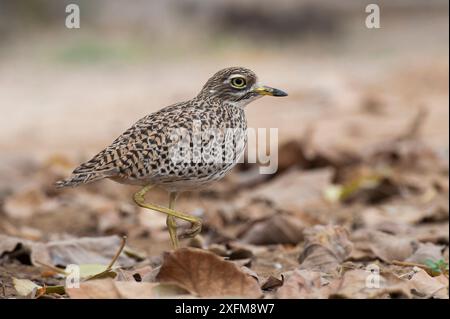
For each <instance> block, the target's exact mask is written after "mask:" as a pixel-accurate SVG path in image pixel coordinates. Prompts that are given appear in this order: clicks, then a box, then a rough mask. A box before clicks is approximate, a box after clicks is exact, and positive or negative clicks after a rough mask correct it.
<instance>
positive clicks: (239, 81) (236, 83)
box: [230, 76, 247, 89]
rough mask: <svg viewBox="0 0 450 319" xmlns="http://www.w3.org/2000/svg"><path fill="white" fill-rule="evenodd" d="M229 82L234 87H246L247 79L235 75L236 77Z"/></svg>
mask: <svg viewBox="0 0 450 319" xmlns="http://www.w3.org/2000/svg"><path fill="white" fill-rule="evenodd" d="M230 84H231V86H232V87H234V88H235V89H243V88H245V87H246V85H247V81H246V80H245V78H243V77H241V76H237V77H235V78H232V79H231V81H230Z"/></svg>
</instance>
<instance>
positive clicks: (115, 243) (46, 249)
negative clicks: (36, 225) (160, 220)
mask: <svg viewBox="0 0 450 319" xmlns="http://www.w3.org/2000/svg"><path fill="white" fill-rule="evenodd" d="M120 245H121V238H120V237H118V236H106V237H82V238H76V239H68V240H57V241H50V242H48V243H41V242H33V241H30V240H26V239H22V238H17V237H10V236H5V235H1V234H0V256H2V255H4V254H9V253H11V252H13V251H16V250H18V249H22V250H24V251H25V253H27V254H28V255H29V257H30V259H31V262H32V264H33V265H36V266H39V265H40V263H44V264H48V265H51V266H67V265H69V264H77V265H81V264H100V265H108V264H109V263H110V261H111V259H112V258H113V257H114V255H115V254H116V252H117V249H118V247H120ZM117 263H118V264H119V265H121V266H131V265H133V264H134V263H135V260H134V259H132V258H130V257H128V256H126V255H125V254H121V255H120V256H119V259H118V260H117Z"/></svg>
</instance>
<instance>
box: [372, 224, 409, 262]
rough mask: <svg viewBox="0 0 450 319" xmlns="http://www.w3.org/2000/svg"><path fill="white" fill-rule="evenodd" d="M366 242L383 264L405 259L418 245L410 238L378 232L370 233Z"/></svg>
mask: <svg viewBox="0 0 450 319" xmlns="http://www.w3.org/2000/svg"><path fill="white" fill-rule="evenodd" d="M368 241H369V247H370V249H371V250H372V252H373V253H374V254H375V255H376V256H377V257H379V258H380V259H381V260H383V261H385V262H392V261H393V260H400V261H403V260H405V259H407V258H408V257H409V256H411V255H412V254H413V253H414V251H415V250H416V249H417V245H418V244H417V242H416V241H415V240H414V239H412V238H409V237H400V236H394V235H390V234H386V233H383V232H380V231H370V232H369V234H368Z"/></svg>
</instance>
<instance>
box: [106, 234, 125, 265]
mask: <svg viewBox="0 0 450 319" xmlns="http://www.w3.org/2000/svg"><path fill="white" fill-rule="evenodd" d="M126 243H127V236H123V237H122V243H121V244H120V247H119V250H117V252H116V254H115V255H114V257H113V259H112V260H111V262H110V263H109V265H108V267H107V268H106V270H105V271H108V270H111V268H112V267H113V266H114V264H115V262H116V261H117V259H118V258H119V256H120V254H121V253H122V250H123V248H124V247H125V244H126Z"/></svg>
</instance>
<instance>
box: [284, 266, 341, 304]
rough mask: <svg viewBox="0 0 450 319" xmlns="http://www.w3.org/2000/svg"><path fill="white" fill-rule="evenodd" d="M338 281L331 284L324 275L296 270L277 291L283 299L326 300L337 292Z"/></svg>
mask: <svg viewBox="0 0 450 319" xmlns="http://www.w3.org/2000/svg"><path fill="white" fill-rule="evenodd" d="M337 285H338V281H332V282H331V283H330V282H328V281H326V280H325V279H323V278H322V274H321V273H320V272H316V271H310V270H306V269H296V270H295V271H294V272H293V273H292V274H290V275H289V277H288V278H287V279H286V280H285V282H284V284H283V286H282V287H281V288H279V289H278V291H277V294H276V296H277V298H281V299H294V298H295V299H326V298H328V297H329V295H330V294H331V293H333V292H335V291H336V289H337Z"/></svg>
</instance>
